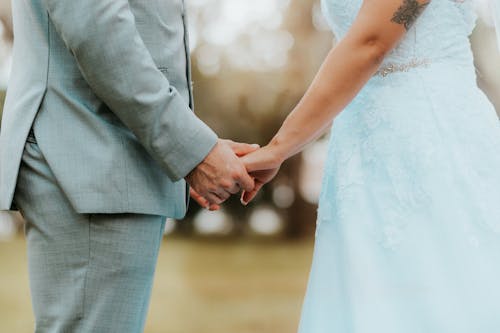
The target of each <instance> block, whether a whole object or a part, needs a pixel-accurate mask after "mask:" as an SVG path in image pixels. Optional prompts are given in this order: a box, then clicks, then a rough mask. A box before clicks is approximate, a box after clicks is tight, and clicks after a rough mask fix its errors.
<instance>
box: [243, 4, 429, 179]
mask: <svg viewBox="0 0 500 333" xmlns="http://www.w3.org/2000/svg"><path fill="white" fill-rule="evenodd" d="M430 1H431V0H364V2H363V5H362V7H361V9H360V11H359V14H358V16H357V18H356V20H355V22H354V23H353V25H352V27H351V28H350V30H349V32H348V33H347V35H346V36H345V38H344V39H342V40H341V41H340V42H339V43H338V44H337V46H336V47H335V48H333V49H332V50H331V51H330V53H329V54H328V56H327V57H326V59H325V61H324V63H323V65H322V66H321V68H320V70H319V72H318V74H317V75H316V77H315V79H314V80H313V82H312V84H311V86H310V87H309V89H308V90H307V92H306V93H305V95H304V97H303V98H302V100H301V101H300V102H299V104H298V105H297V106H296V107H295V109H294V110H293V111H292V112H291V113H290V115H289V116H288V117H287V119H286V120H285V122H284V123H283V126H282V127H281V128H280V130H279V131H278V133H277V134H276V136H275V137H274V138H273V140H272V141H271V142H270V144H269V145H268V149H272V155H273V156H274V159H275V162H276V164H277V165H280V164H281V162H282V161H284V160H285V159H287V158H289V157H290V156H292V155H294V154H296V153H298V152H299V151H301V150H302V148H303V147H304V146H305V145H306V144H308V143H309V142H311V141H313V140H314V139H316V138H317V137H318V136H320V135H321V134H322V133H323V132H324V131H325V129H326V128H328V127H329V125H330V124H331V122H332V120H333V119H334V118H335V116H336V115H337V114H339V113H340V112H341V111H342V110H343V109H344V108H345V107H346V106H347V105H348V104H349V103H350V102H351V100H352V99H353V98H354V97H355V96H356V95H357V93H358V92H359V91H360V90H361V88H362V87H363V86H364V85H365V84H366V82H367V81H368V80H369V79H370V78H371V77H372V76H373V74H375V72H376V71H377V70H378V68H379V66H380V64H381V62H382V61H383V59H384V57H385V56H386V55H387V53H389V52H390V51H391V50H392V49H393V48H394V47H395V46H396V45H397V44H398V42H399V41H400V40H401V39H402V37H403V36H404V35H405V33H406V32H407V31H408V30H409V29H410V27H411V26H412V24H413V23H414V22H415V21H416V20H417V18H418V17H419V15H420V14H421V13H422V12H423V11H424V10H425V8H426V6H427V5H428V4H429V3H430ZM251 156H252V155H250V156H248V159H247V163H249V165H248V164H247V167H248V168H249V170H250V171H252V170H262V169H264V168H266V165H268V164H269V161H267V163H266V162H265V161H261V162H263V163H264V164H266V165H263V164H262V163H259V161H257V159H253V158H251ZM254 157H257V156H254Z"/></svg>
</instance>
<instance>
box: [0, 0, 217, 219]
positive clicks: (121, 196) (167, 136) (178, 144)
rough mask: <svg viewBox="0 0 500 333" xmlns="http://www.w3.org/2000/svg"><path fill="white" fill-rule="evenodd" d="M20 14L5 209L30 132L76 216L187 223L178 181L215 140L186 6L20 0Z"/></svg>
mask: <svg viewBox="0 0 500 333" xmlns="http://www.w3.org/2000/svg"><path fill="white" fill-rule="evenodd" d="M13 14H14V34H15V44H14V63H13V71H12V75H11V81H10V82H9V87H8V91H7V99H6V104H5V108H4V116H3V120H2V129H1V133H0V209H2V210H8V209H10V208H12V201H13V199H12V198H13V194H14V191H15V186H16V179H17V175H18V171H19V165H20V161H21V157H22V152H23V148H24V144H25V141H26V137H27V135H28V132H29V130H30V128H31V127H33V129H34V132H35V135H36V138H37V141H38V145H39V147H40V149H41V151H42V152H43V154H44V156H45V158H46V160H47V163H48V165H49V167H50V168H51V170H52V171H53V174H54V177H55V178H56V180H57V182H58V184H59V185H60V187H61V189H62V190H63V191H64V192H65V194H66V195H67V197H68V199H69V201H70V202H71V204H72V206H73V207H74V208H75V209H76V210H77V212H80V213H124V212H125V213H143V214H158V215H164V216H170V217H175V218H180V217H182V216H183V215H184V214H185V211H186V184H185V182H184V180H183V178H184V177H185V176H186V175H187V174H188V173H189V172H190V171H191V170H192V169H193V168H194V167H195V166H196V165H197V164H198V163H199V162H201V161H202V160H203V159H204V158H205V156H206V155H207V154H208V153H209V151H210V150H211V149H212V148H213V146H214V145H215V143H216V140H217V136H216V135H215V133H214V132H213V131H212V130H210V129H209V128H208V127H207V126H206V125H205V124H204V123H203V122H202V121H201V120H199V119H198V118H197V117H196V116H195V115H194V113H193V112H192V111H191V108H190V105H191V106H192V104H193V102H192V91H191V86H190V64H189V49H188V37H187V31H186V21H185V8H184V1H183V0H85V1H83V0H16V1H13ZM47 200H50V198H47Z"/></svg>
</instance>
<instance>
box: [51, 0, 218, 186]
mask: <svg viewBox="0 0 500 333" xmlns="http://www.w3.org/2000/svg"><path fill="white" fill-rule="evenodd" d="M43 3H44V5H45V7H46V9H47V11H48V14H49V17H50V19H51V21H52V23H53V24H54V26H55V28H56V30H57V31H58V33H59V34H60V36H61V37H62V39H63V40H64V42H65V44H66V46H67V47H68V49H69V50H70V51H71V52H72V53H73V55H74V57H75V59H76V61H77V63H78V66H79V68H80V71H81V72H82V75H83V77H84V78H85V80H86V81H87V82H88V84H89V86H90V87H91V89H92V90H93V91H94V93H95V94H96V95H97V96H98V97H99V98H100V99H101V100H102V101H103V102H104V103H106V104H107V105H108V107H110V109H111V110H112V111H113V112H114V113H115V114H116V115H117V116H118V117H119V118H120V119H121V120H122V121H123V122H124V124H125V125H126V126H127V127H128V128H130V130H131V131H132V132H133V133H134V134H135V135H136V137H137V138H138V140H139V141H140V142H141V143H142V145H143V146H144V147H145V148H146V150H147V151H148V152H149V153H150V154H151V155H152V156H153V157H154V158H155V160H157V161H158V162H159V163H160V164H161V165H162V167H163V168H164V169H165V170H166V172H167V174H168V175H169V177H170V178H171V179H173V180H179V179H181V178H183V177H185V176H186V175H187V174H188V173H189V172H190V171H191V170H193V169H194V168H195V167H196V166H197V165H198V164H199V163H200V162H201V161H202V160H203V159H204V158H205V157H206V155H208V153H209V152H210V150H211V149H212V148H213V147H214V145H215V143H216V141H217V136H216V134H215V133H214V132H213V131H212V130H211V129H210V128H209V127H208V126H207V125H206V124H204V123H203V122H202V121H201V120H200V119H199V118H197V117H196V116H195V114H194V113H193V112H192V111H191V110H190V109H189V106H188V105H187V103H186V102H185V101H184V100H183V99H182V97H181V96H180V94H179V93H178V91H177V90H176V89H175V88H174V87H173V86H172V85H170V83H169V81H168V79H167V78H165V76H164V75H163V74H162V73H161V72H160V71H159V70H158V69H157V68H156V65H155V63H154V61H153V58H152V56H151V55H150V53H149V51H148V50H147V48H146V46H145V45H144V42H143V41H142V39H141V37H140V35H139V32H138V30H137V28H136V25H135V19H134V16H133V14H132V11H131V10H130V6H129V3H128V0H43Z"/></svg>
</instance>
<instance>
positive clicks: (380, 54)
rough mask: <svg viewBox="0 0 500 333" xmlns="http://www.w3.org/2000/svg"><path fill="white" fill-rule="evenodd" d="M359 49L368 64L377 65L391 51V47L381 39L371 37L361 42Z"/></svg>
mask: <svg viewBox="0 0 500 333" xmlns="http://www.w3.org/2000/svg"><path fill="white" fill-rule="evenodd" d="M360 48H361V49H362V52H363V53H364V54H365V55H366V56H367V57H368V59H369V61H370V62H373V63H375V64H377V65H379V64H381V63H382V62H383V61H384V59H385V57H386V56H387V54H389V53H390V52H391V51H392V49H393V46H391V45H389V43H387V42H386V41H384V40H383V39H381V38H379V37H376V36H373V37H369V38H366V39H365V40H363V41H362V42H361V46H360Z"/></svg>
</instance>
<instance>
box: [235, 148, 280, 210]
mask: <svg viewBox="0 0 500 333" xmlns="http://www.w3.org/2000/svg"><path fill="white" fill-rule="evenodd" d="M242 162H243V164H244V165H245V167H246V169H247V172H248V173H249V174H250V176H252V177H253V178H254V181H255V188H254V189H253V190H252V191H250V192H247V191H244V192H243V193H242V195H241V203H242V204H243V205H245V206H246V205H248V204H249V203H250V201H252V200H253V199H254V198H255V196H256V195H257V193H259V191H260V189H261V188H262V187H263V186H264V185H265V184H267V183H269V182H270V181H271V180H273V179H274V177H275V176H276V174H277V173H278V171H279V169H280V167H281V164H282V163H283V159H282V158H281V157H280V156H279V154H277V152H276V149H274V147H272V146H269V145H268V146H265V147H263V148H261V149H259V150H257V151H255V152H253V153H251V154H248V155H245V156H244V157H242Z"/></svg>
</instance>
